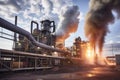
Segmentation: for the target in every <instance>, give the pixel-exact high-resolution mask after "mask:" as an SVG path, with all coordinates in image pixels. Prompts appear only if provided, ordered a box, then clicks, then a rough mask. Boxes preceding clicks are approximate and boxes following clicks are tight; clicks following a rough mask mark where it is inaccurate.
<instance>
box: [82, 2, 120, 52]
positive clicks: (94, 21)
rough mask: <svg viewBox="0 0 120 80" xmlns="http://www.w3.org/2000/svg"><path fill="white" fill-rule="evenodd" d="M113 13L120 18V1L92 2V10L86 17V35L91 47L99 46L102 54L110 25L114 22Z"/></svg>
mask: <svg viewBox="0 0 120 80" xmlns="http://www.w3.org/2000/svg"><path fill="white" fill-rule="evenodd" d="M112 11H114V12H116V13H117V18H120V0H90V10H89V12H88V13H87V15H86V23H85V27H84V28H85V35H86V37H87V38H88V39H89V41H90V43H91V47H92V48H93V47H94V46H97V47H98V48H99V52H100V53H101V52H102V47H103V44H104V40H105V36H106V34H107V32H109V29H108V24H110V23H113V22H114V18H115V17H114V15H113V13H112Z"/></svg>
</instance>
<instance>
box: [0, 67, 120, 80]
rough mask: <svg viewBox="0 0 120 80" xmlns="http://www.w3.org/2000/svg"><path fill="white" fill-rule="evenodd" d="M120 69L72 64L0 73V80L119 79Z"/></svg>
mask: <svg viewBox="0 0 120 80" xmlns="http://www.w3.org/2000/svg"><path fill="white" fill-rule="evenodd" d="M119 76H120V71H118V70H116V68H115V67H109V66H82V67H80V66H79V67H78V66H72V67H68V66H67V67H62V68H60V69H59V68H54V69H51V70H39V71H17V72H6V73H1V74H0V80H120V77H119Z"/></svg>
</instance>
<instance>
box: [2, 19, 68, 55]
mask: <svg viewBox="0 0 120 80" xmlns="http://www.w3.org/2000/svg"><path fill="white" fill-rule="evenodd" d="M0 27H2V28H5V29H8V30H10V31H13V32H16V33H19V34H21V35H24V36H25V37H26V38H27V39H29V40H30V41H31V42H32V44H33V45H35V46H38V47H41V48H44V49H47V50H51V51H56V52H60V53H68V52H65V51H62V50H59V49H56V48H52V47H51V46H48V45H45V44H43V43H40V42H38V41H36V40H35V39H34V37H33V36H32V35H31V34H30V33H29V32H28V31H26V30H24V29H22V28H20V27H18V26H15V25H14V24H12V23H10V22H8V21H6V20H4V19H2V18H0Z"/></svg>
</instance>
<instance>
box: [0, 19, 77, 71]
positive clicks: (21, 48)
mask: <svg viewBox="0 0 120 80" xmlns="http://www.w3.org/2000/svg"><path fill="white" fill-rule="evenodd" d="M0 27H1V28H4V29H7V30H10V31H12V32H13V33H14V35H10V34H8V33H5V32H1V34H4V35H7V36H11V37H13V38H9V37H4V36H0V37H1V38H4V39H8V40H12V41H13V42H14V46H13V50H6V49H0V71H16V70H29V69H35V70H36V69H46V68H52V67H54V66H62V65H67V64H69V63H70V61H75V60H77V59H75V58H72V57H70V55H71V53H70V52H68V51H65V50H63V49H59V48H57V46H56V35H55V30H56V28H55V22H54V21H50V20H43V21H41V26H39V23H37V22H35V21H31V27H30V30H31V33H29V32H28V31H26V30H24V29H22V28H20V27H18V26H17V17H15V25H14V24H12V23H10V22H8V21H6V20H4V19H2V18H0ZM78 42H79V41H78ZM68 55H69V56H68ZM68 57H69V58H68ZM78 60H79V58H78ZM68 62H69V63H68ZM78 62H79V61H78Z"/></svg>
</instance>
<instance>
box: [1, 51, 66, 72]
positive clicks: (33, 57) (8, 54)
mask: <svg viewBox="0 0 120 80" xmlns="http://www.w3.org/2000/svg"><path fill="white" fill-rule="evenodd" d="M64 60H65V58H64V57H54V56H49V55H41V54H34V53H27V52H20V51H12V50H4V49H0V71H16V70H30V69H34V70H37V69H48V68H52V67H54V66H60V65H62V64H63V63H62V62H63V61H64Z"/></svg>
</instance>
